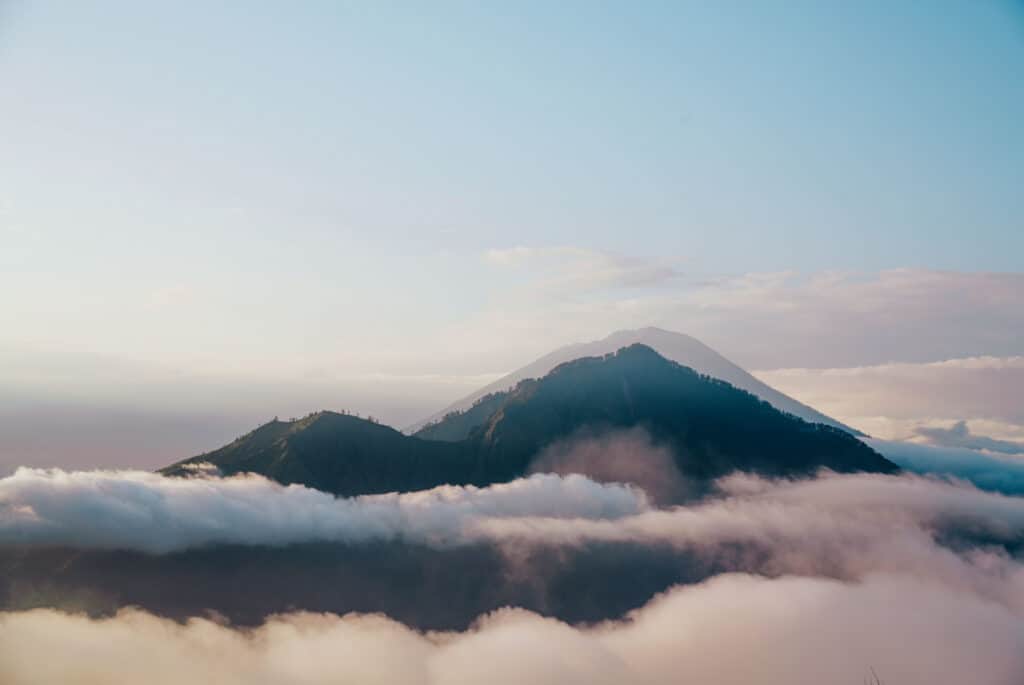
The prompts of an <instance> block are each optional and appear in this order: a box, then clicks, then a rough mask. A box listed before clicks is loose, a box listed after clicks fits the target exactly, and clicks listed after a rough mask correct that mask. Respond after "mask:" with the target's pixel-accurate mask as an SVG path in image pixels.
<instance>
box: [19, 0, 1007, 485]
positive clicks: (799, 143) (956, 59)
mask: <svg viewBox="0 0 1024 685" xmlns="http://www.w3.org/2000/svg"><path fill="white" fill-rule="evenodd" d="M0 85H2V87H0V471H3V470H5V469H9V468H11V466H12V465H16V464H18V463H31V464H36V465H46V464H51V463H61V464H74V465H119V466H120V465H124V466H139V467H151V466H156V465H160V464H162V463H165V462H166V461H169V460H172V459H177V458H179V457H182V456H187V455H189V454H192V453H194V452H197V451H200V450H205V449H209V448H212V447H215V446H217V445H219V444H221V443H222V442H224V441H226V440H228V439H231V438H233V437H235V436H236V435H237V434H238V433H240V432H243V431H244V430H247V429H249V428H251V427H253V426H254V425H256V424H257V423H259V422H261V421H265V420H267V419H269V418H271V417H272V416H274V415H278V414H279V415H282V416H289V415H298V414H302V413H305V412H307V411H311V410H314V409H319V408H324V407H328V408H348V409H352V410H356V411H359V412H361V413H364V414H373V415H375V416H378V417H379V418H381V419H383V420H385V421H387V422H389V423H393V424H395V425H398V426H402V425H407V424H409V423H412V422H413V421H415V420H417V419H420V418H422V417H423V416H426V415H429V414H430V413H432V412H433V411H436V410H437V409H438V408H440V407H442V406H445V405H446V404H448V403H449V402H451V401H452V400H454V399H456V398H458V397H460V396H462V395H465V394H467V393H469V392H471V391H472V390H474V389H476V388H477V387H479V386H481V385H484V384H486V383H487V382H489V381H491V380H493V379H495V378H497V377H498V376H500V375H502V374H503V373H505V372H508V371H510V370H512V369H514V368H517V367H519V366H522V365H524V364H526V363H528V362H529V361H531V360H532V359H533V358H535V357H537V356H540V355H542V354H545V353H547V352H549V351H550V350H551V349H553V348H554V347H557V346H559V345H563V344H566V343H570V342H576V341H580V340H589V339H594V338H599V337H603V336H604V335H607V334H608V333H610V332H611V331H613V330H616V329H620V328H627V327H636V326H645V325H658V326H662V327H665V328H669V329H672V330H678V331H681V332H685V333H689V334H691V335H695V336H697V337H699V338H700V339H702V340H703V341H705V342H707V343H708V344H710V345H712V346H713V347H714V348H715V349H717V350H718V351H720V352H721V353H723V354H725V355H726V356H727V357H729V358H731V359H733V360H734V361H736V362H737V363H739V364H741V365H743V366H744V367H746V368H749V369H751V370H754V371H757V372H758V373H759V375H761V377H762V378H763V379H766V380H770V382H772V383H773V384H777V385H778V387H779V389H781V390H783V391H785V392H788V393H790V394H792V395H794V396H795V397H797V398H798V399H801V400H805V401H808V402H809V403H812V404H814V406H816V407H817V408H819V409H822V410H823V411H826V413H828V412H830V411H831V412H836V409H837V408H838V409H839V411H838V412H836V413H835V414H834V415H836V416H837V418H840V419H841V420H845V421H847V422H848V423H851V424H852V425H855V426H857V427H859V428H862V429H866V430H871V431H873V433H872V434H875V435H878V436H879V437H883V438H889V439H904V438H914V439H922V440H931V441H935V440H939V439H944V438H941V435H944V434H940V433H934V431H935V430H939V431H953V432H952V433H949V434H948V435H947V437H948V438H950V439H953V440H960V441H961V442H962V441H963V440H964V439H965V437H964V435H970V436H977V435H980V436H981V437H983V438H989V439H991V440H996V441H1006V440H1010V441H1018V442H1019V441H1022V440H1024V427H1022V426H1024V417H1021V416H1020V413H1019V410H1018V409H1015V408H1011V406H1010V402H1013V401H1015V399H1014V398H1015V397H1016V396H1015V395H1012V394H1009V393H1002V394H1000V393H999V392H996V393H995V394H994V398H995V399H991V401H990V402H989V404H987V405H986V404H984V403H979V402H975V403H974V404H969V403H967V400H966V399H964V401H963V402H959V398H960V397H961V394H960V393H958V392H957V388H959V387H961V386H958V385H956V384H957V383H961V384H968V385H970V386H971V387H980V388H981V389H980V390H978V391H977V393H978V395H979V396H985V397H989V398H992V397H993V393H992V392H989V391H988V390H986V388H988V387H989V386H984V385H980V386H978V383H983V382H990V383H997V384H998V383H1002V384H1004V385H1005V384H1006V383H1007V381H1006V379H1007V378H1010V377H1011V376H1008V375H1007V373H1010V372H1005V373H996V374H993V373H991V371H989V372H983V370H982V369H980V367H979V365H978V364H977V363H975V362H973V361H971V360H976V359H981V358H984V359H994V360H996V361H995V362H992V364H990V365H989V366H988V367H986V368H989V369H991V368H993V366H992V365H993V364H994V365H997V367H998V368H1002V369H1006V368H1019V361H1018V362H1013V361H1012V360H1013V359H1018V360H1019V357H1020V356H1021V355H1024V344H1022V343H1021V341H1022V340H1024V314H1022V313H1021V309H1024V308H1022V307H1020V302H1024V193H1022V192H1021V191H1020V185H1021V181H1020V179H1021V178H1024V136H1022V135H1021V134H1020V124H1019V122H1021V121H1024V5H1022V4H1021V3H1020V2H1016V1H1011V0H1002V1H1000V0H984V1H980V2H972V1H968V0H961V1H958V2H953V1H948V2H947V1H939V0H936V1H934V2H928V3H918V2H902V3H892V2H880V1H879V2H873V1H865V2H859V3H841V2H820V1H819V2H810V1H808V2H804V1H800V0H794V1H793V2H786V3H777V2H753V1H751V2H737V3H698V2H666V3H659V2H653V1H652V2H644V3H590V2H579V3H574V2H566V3H556V4H554V5H553V4H552V3H539V2H537V3H532V2H522V3H515V4H514V5H505V6H499V5H498V4H495V3H469V2H467V3H430V4H426V3H338V2H305V3H298V4H295V3H288V4H286V3H263V2H249V3H232V2H224V3H214V4H213V5H212V6H211V5H210V3H196V2H181V3H173V4H167V3H162V4H157V3H133V2H127V1H125V2H83V3H47V2H30V1H27V0H24V1H21V0H0ZM965 360H966V361H965ZM1007 360H1010V361H1007ZM942 362H948V363H949V364H948V365H947V366H946V367H936V366H934V365H935V364H938V363H942ZM1015 363H1016V364H1018V366H1016V367H1015V366H1013V365H1014V364H1015ZM950 364H951V365H952V366H949V365H950ZM1000 364H1001V365H1002V366H998V365H1000ZM929 365H932V366H929ZM957 365H959V366H958V367H957ZM953 367H957V368H960V369H961V370H966V371H965V372H964V373H965V374H966V375H964V374H961V375H956V373H954V372H952V371H950V369H951V368H953ZM929 369H931V370H935V369H940V370H944V371H943V373H944V374H945V375H943V374H941V373H940V374H938V375H935V376H932V375H929V373H930V372H929ZM855 370H860V371H855ZM974 371H976V372H977V374H980V375H977V376H971V375H970V374H971V372H974ZM843 373H846V374H847V377H849V376H850V375H852V374H859V375H858V378H859V379H861V380H860V381H858V383H859V385H858V388H860V390H858V394H857V395H856V397H851V396H849V395H848V394H847V393H846V392H845V389H846V387H848V383H845V382H843V381H842V380H840V381H836V379H837V378H839V379H842V378H844V377H843V376H842V374H843ZM1018 373H1019V372H1018ZM953 376H956V378H955V379H954V378H953ZM968 376H969V378H968ZM921 377H927V378H929V379H931V378H933V377H934V378H938V379H940V380H936V381H934V382H932V381H929V382H932V383H933V386H932V387H933V390H934V391H935V392H940V393H942V394H943V396H945V397H948V398H949V400H948V402H947V403H946V404H945V405H943V406H941V407H937V406H934V404H928V403H924V404H922V402H921V401H920V397H921V396H920V393H918V392H915V391H914V387H917V386H914V385H913V384H914V383H915V382H918V381H916V380H914V379H919V378H921ZM978 378H981V379H982V380H977V379H978ZM986 378H987V379H988V380H987V381H986V380H984V379H986ZM993 378H994V380H993ZM942 379H946V380H942ZM940 381H941V382H940ZM942 383H946V384H945V385H943V384H942ZM999 387H1002V386H999ZM936 388H937V389H936ZM968 395H970V394H969V393H968ZM970 396H971V397H973V395H970ZM880 398H881V399H880ZM810 400H813V402H811V401H810ZM958 402H959V403H958ZM815 403H816V404H815ZM1016 406H1017V407H1019V406H1020V405H1019V403H1018V404H1017V405H1016ZM851 417H853V419H855V420H851ZM960 421H964V422H966V423H965V424H964V430H965V431H967V433H966V434H964V432H963V431H960V430H959V429H958V428H957V426H959V422H960ZM920 430H926V431H928V430H930V431H933V432H932V433H920V432H919V431H920ZM937 436H939V437H937ZM958 436H959V437H958Z"/></svg>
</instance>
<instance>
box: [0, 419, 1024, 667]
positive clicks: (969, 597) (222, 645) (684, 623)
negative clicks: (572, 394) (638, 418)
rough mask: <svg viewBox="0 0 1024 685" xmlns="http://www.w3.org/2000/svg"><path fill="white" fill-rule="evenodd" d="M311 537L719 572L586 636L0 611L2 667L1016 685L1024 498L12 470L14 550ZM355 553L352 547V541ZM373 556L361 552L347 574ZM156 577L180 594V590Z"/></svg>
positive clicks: (516, 622)
mask: <svg viewBox="0 0 1024 685" xmlns="http://www.w3.org/2000/svg"><path fill="white" fill-rule="evenodd" d="M637 440H638V436H636V435H628V434H627V435H626V436H623V438H622V440H621V441H618V442H616V441H608V440H604V441H603V442H601V443H600V444H594V445H590V444H585V445H584V446H585V447H587V449H585V450H583V451H584V452H585V453H586V454H584V455H583V456H584V458H586V457H587V456H588V455H590V456H592V454H591V453H594V451H595V450H596V453H597V454H598V456H600V455H601V454H602V452H601V450H602V449H608V448H609V447H610V448H611V449H612V451H614V450H615V449H633V450H643V449H644V447H643V444H642V442H643V441H642V440H641V441H640V442H639V443H638V442H637ZM556 452H557V450H556ZM562 456H565V455H564V454H562ZM570 456H572V458H578V455H576V456H573V455H572V454H571V451H570ZM656 456H657V455H655V457H656ZM561 463H563V464H564V463H566V462H561ZM645 463H646V462H645ZM650 463H652V464H653V463H655V462H654V461H651V462H650ZM316 539H320V540H324V541H327V542H332V543H338V544H346V545H350V544H364V545H365V544H372V543H373V541H386V542H387V544H389V545H407V546H408V548H407V552H406V553H405V554H406V557H407V561H406V562H405V564H408V563H409V560H411V559H415V558H417V555H419V556H423V555H425V554H426V550H436V551H434V552H430V554H433V555H434V557H433V560H432V561H430V562H429V563H428V565H434V566H438V567H439V568H443V569H444V575H445V576H446V577H456V578H457V577H459V576H460V574H464V573H467V572H469V571H470V568H469V567H463V566H460V564H464V563H466V560H467V559H468V558H469V557H466V556H465V555H462V556H459V553H458V552H457V550H460V549H462V548H463V545H469V546H470V547H469V548H470V549H480V548H481V545H483V546H484V547H488V546H490V547H493V548H494V549H496V550H499V551H500V556H499V557H498V558H499V559H504V561H503V562H500V565H499V566H497V567H496V568H494V569H493V570H491V571H489V573H493V574H494V575H493V576H491V578H492V581H493V582H498V581H499V580H500V581H501V582H507V579H508V578H509V577H514V576H516V575H517V574H519V576H520V577H521V578H522V580H521V581H520V582H524V583H528V584H529V583H534V584H535V583H541V584H543V583H546V582H549V581H550V582H566V581H567V580H569V579H573V578H575V579H576V580H577V581H578V580H580V579H581V578H587V576H579V575H569V576H561V575H559V572H558V571H557V569H558V567H560V566H573V565H574V564H575V566H576V567H577V569H578V568H579V566H580V564H583V565H586V564H588V563H594V562H595V561H598V560H600V559H604V560H605V561H604V562H600V563H599V564H598V566H597V568H605V569H619V570H620V571H621V572H620V573H619V575H618V576H614V575H609V576H604V577H600V578H589V579H588V580H587V582H597V583H598V584H599V585H598V586H595V587H599V586H601V585H600V583H602V582H603V583H607V582H609V581H610V579H611V578H613V577H615V578H619V579H620V580H621V579H622V578H625V577H631V578H635V576H633V575H632V574H633V573H635V570H636V569H644V572H645V573H650V572H652V571H653V570H654V569H655V568H659V566H658V564H657V563H655V564H654V565H653V566H652V565H651V563H650V562H651V561H652V560H656V559H659V558H663V559H664V560H667V562H668V563H669V564H670V565H673V564H674V565H678V564H686V563H690V562H693V561H702V563H703V568H705V569H711V571H710V573H711V577H706V574H707V571H705V577H706V579H705V580H704V581H703V582H697V583H696V584H690V585H685V586H678V587H675V588H673V589H670V590H669V591H667V592H666V593H664V594H663V595H661V596H657V597H654V598H652V599H651V600H650V601H649V602H648V603H647V604H646V606H644V607H643V608H641V609H638V610H636V611H634V612H632V613H630V614H629V615H627V616H625V617H621V618H615V619H614V620H608V621H604V622H598V623H597V624H592V625H590V627H582V626H572V625H569V624H566V623H563V622H561V621H558V620H555V619H553V618H545V617H542V616H541V615H539V614H537V613H532V612H529V611H526V610H523V609H505V610H499V611H496V612H491V613H488V614H486V615H484V616H482V617H481V618H479V619H478V620H477V621H476V622H475V624H474V625H473V626H472V627H471V628H470V629H468V630H465V631H462V632H443V633H424V632H419V631H416V630H413V629H411V628H409V627H407V626H405V625H403V624H401V623H398V622H396V621H393V620H391V619H388V618H384V617H383V616H380V615H357V614H350V615H344V616H339V615H334V614H315V613H289V614H284V615H276V616H270V617H268V618H267V619H266V620H265V622H263V623H262V624H260V625H257V626H256V627H254V628H244V629H243V628H234V627H231V626H228V625H224V624H223V623H222V621H221V620H219V619H210V620H208V619H200V618H193V619H191V620H188V621H187V622H186V623H184V624H181V623H175V622H171V621H168V620H165V619H162V618H158V617H157V616H155V615H152V614H149V613H146V612H144V611H141V610H138V609H125V610H122V611H120V612H119V613H117V614H116V615H113V616H108V617H106V618H96V617H94V618H87V617H85V616H83V615H74V614H66V613H62V612H60V611H55V610H51V609H34V610H30V611H8V612H5V613H0V680H2V681H3V682H5V683H7V682H10V683H13V684H16V685H17V684H20V683H38V682H86V683H88V682H97V683H100V682H111V681H115V682H125V681H128V682H130V681H133V680H134V681H145V682H152V683H181V682H219V683H261V682H265V683H278V682H295V683H326V682H361V683H363V682H381V683H429V684H438V685H447V684H449V683H451V684H456V683H476V682H483V681H486V682H494V683H499V684H500V683H505V682H508V683H521V682H536V683H541V684H543V683H548V682H551V683H584V682H585V683H622V682H637V683H648V684H651V685H655V684H660V683H676V682H680V680H682V681H683V682H715V683H719V684H721V685H732V684H736V685H740V684H743V685H746V684H747V683H751V682H758V683H769V684H771V683H787V684H792V683H797V684H804V683H806V684H807V685H811V684H813V685H819V684H820V683H823V682H847V681H849V682H858V681H859V680H860V679H862V677H863V676H864V675H865V674H866V673H867V672H868V669H870V668H874V669H875V670H876V671H878V672H879V674H881V676H882V677H883V678H884V679H885V681H886V682H893V683H900V685H917V684H921V685H924V684H926V683H927V684H928V685H934V684H935V683H963V682H971V683H979V684H982V685H989V684H991V685H1004V684H1005V685H1011V684H1013V685H1015V684H1016V683H1019V682H1021V679H1022V678H1024V565H1022V564H1021V562H1020V561H1019V559H1018V558H1017V557H1016V556H1015V554H1016V552H1015V550H1018V549H1020V547H1021V544H1022V543H1024V498H1019V497H1009V496H1004V495H1000V494H997V493H992V492H984V491H981V490H978V489H976V488H974V487H972V486H970V485H967V484H965V483H962V482H956V481H945V480H939V479H936V478H927V477H921V476H913V475H900V476H882V475H873V474H851V475H835V474H828V473H825V474H822V475H820V476H819V477H816V478H809V479H803V480H768V479H764V478H760V477H755V476H750V475H744V474H735V475H733V476H730V477H727V478H725V479H722V480H721V481H719V482H718V486H717V491H716V492H715V493H714V494H712V495H710V496H708V497H707V498H705V499H704V500H701V501H699V502H694V503H691V504H690V505H688V506H677V507H671V508H664V509H654V508H651V507H650V506H649V505H648V504H647V499H646V497H645V496H644V494H643V493H642V492H641V491H639V490H636V489H633V488H630V487H626V486H622V485H601V484H598V483H595V482H593V481H591V480H588V479H586V478H583V477H582V476H578V475H565V476H556V475H551V474H537V475H534V476H531V477H530V478H527V479H522V480H520V481H515V482H512V483H509V484H505V485H499V486H493V487H491V488H480V489H478V488H456V487H444V488H438V489H435V490H431V491H426V492H422V493H409V494H401V495H399V494H395V495H384V496H373V497H360V498H353V499H348V500H346V499H336V498H333V497H331V496H329V495H325V494H323V493H319V492H315V491H312V490H308V489H305V488H301V487H295V486H291V487H282V486H280V485H275V484H273V483H270V482H269V481H266V480H265V479H262V478H259V477H237V478H228V479H214V478H207V477H202V476H201V475H200V476H198V477H196V478H190V479H169V478H163V477H161V476H158V475H154V474H143V473H137V472H94V473H65V472H59V471H33V470H27V469H26V470H22V471H19V472H18V473H17V474H16V475H15V476H13V477H11V478H7V479H4V480H2V481H0V547H10V546H12V545H13V546H15V547H17V548H24V547H25V545H26V544H27V545H39V544H43V545H47V544H61V545H70V546H76V547H80V548H86V549H87V548H91V547H97V548H100V549H107V548H112V547H123V548H127V549H135V550H139V551H141V552H168V551H173V550H180V549H184V548H188V547H191V546H208V545H211V544H215V543H226V542H228V543H234V544H241V545H271V546H275V545H289V544H292V543H295V542H303V541H307V542H308V541H311V540H316ZM353 549H354V551H353V552H346V553H345V554H351V553H354V554H357V555H359V554H360V552H359V548H353ZM367 549H369V548H367ZM530 550H551V552H552V553H551V554H548V555H547V556H545V557H544V558H545V559H546V561H545V562H544V563H546V564H548V565H549V566H548V567H547V570H548V571H549V572H550V573H538V572H537V571H538V567H536V566H531V564H532V563H533V561H531V559H532V558H533V557H531V554H534V553H533V552H531V551H530ZM289 554H291V553H289ZM409 555H412V556H411V557H409ZM652 555H653V556H652ZM343 557H344V555H343ZM19 558H22V559H24V557H19ZM147 558H150V559H153V560H155V561H153V562H147V563H162V562H159V559H163V558H164V557H147ZM227 558H229V559H230V558H231V557H227ZM402 558H403V557H401V556H398V557H394V558H393V559H394V560H399V559H402ZM182 559H183V558H182V557H180V556H179V557H177V558H176V561H175V562H174V563H175V565H176V566H180V565H181V564H182V563H183V561H182ZM574 559H576V561H574ZM630 559H633V560H634V561H635V562H636V563H635V564H634V562H633V561H630ZM687 559H689V560H690V562H686V561H685V560H687ZM580 560H582V561H580ZM609 560H611V561H610V562H609ZM126 561H130V557H123V556H122V557H118V559H117V561H116V563H118V564H119V565H122V566H123V564H124V563H125V562H126ZM19 563H24V562H19ZM218 563H220V562H218ZM386 563H387V564H389V565H391V564H393V563H395V561H387V562H386ZM601 563H604V564H608V563H610V564H611V565H610V566H608V565H604V566H602V565H601ZM98 568H99V569H102V568H103V567H102V565H101V566H99V567H98ZM360 568H362V567H361V566H360V565H359V564H356V563H355V562H354V560H353V561H351V562H349V564H348V565H347V570H346V571H345V572H346V573H347V574H349V575H351V574H352V573H359V572H360V571H359V569H360ZM366 568H372V566H369V567H366ZM630 569H634V570H630ZM730 571H731V572H732V573H729V572H730ZM119 572H122V573H123V572H124V571H123V569H122V570H121V571H119ZM474 572H475V571H474ZM723 572H725V573H724V574H723ZM228 573H235V571H230V570H229V571H228ZM622 573H626V574H627V575H626V576H622ZM716 573H718V574H720V575H714V574H716ZM185 577H188V576H185ZM502 579H505V580H502ZM423 580H424V578H420V582H422V581H423ZM355 581H356V579H355V577H349V578H347V579H345V580H343V581H341V582H344V583H346V584H349V583H353V582H355ZM616 582H618V581H616ZM676 582H678V581H676ZM458 586H459V583H456V584H455V585H454V586H453V585H451V584H448V585H444V586H436V587H446V588H448V591H452V592H459V590H457V589H454V588H457V587H458ZM161 587H162V588H163V590H162V592H163V593H164V594H166V593H173V592H174V591H175V589H174V588H175V587H176V585H175V584H174V583H171V584H166V585H163V586H161ZM663 587H667V586H663ZM608 590H610V588H607V587H606V589H605V591H606V592H607V591H608ZM393 592H397V591H396V590H393ZM545 594H546V593H543V592H542V593H541V596H545ZM12 596H13V595H12ZM648 596H649V595H648ZM409 597H410V598H411V599H410V601H416V600H415V593H413V594H412V595H409ZM439 599H440V601H441V602H442V603H444V601H445V600H444V598H443V597H442V598H439ZM403 601H405V600H403ZM208 606H210V608H215V607H214V606H212V605H208ZM633 606H636V605H633ZM69 645H73V647H71V648H69V647H68V646H69Z"/></svg>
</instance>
